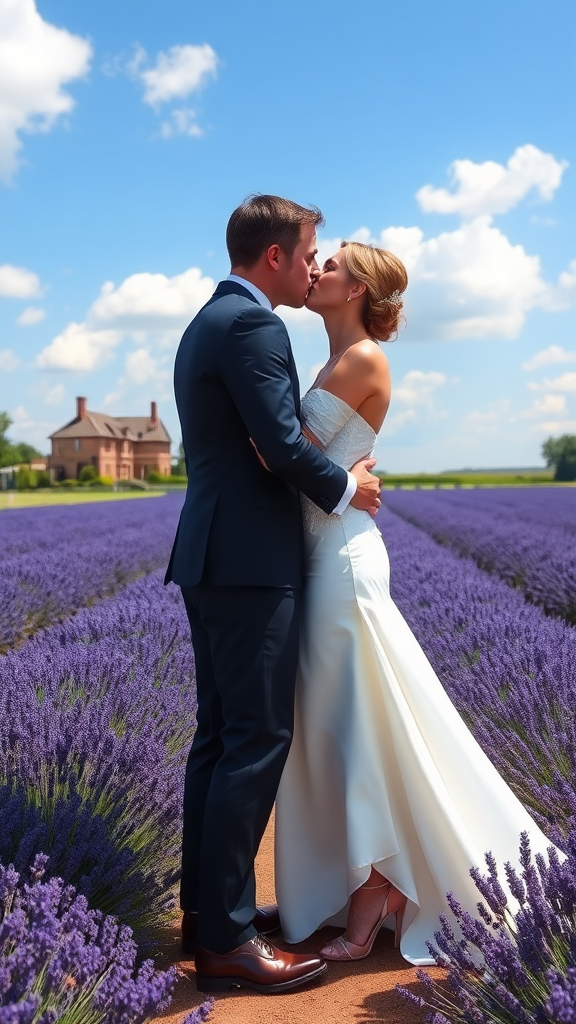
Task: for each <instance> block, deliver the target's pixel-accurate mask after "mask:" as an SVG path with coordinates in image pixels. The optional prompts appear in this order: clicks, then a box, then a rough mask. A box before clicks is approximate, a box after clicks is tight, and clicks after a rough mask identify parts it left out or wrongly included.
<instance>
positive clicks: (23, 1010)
mask: <svg viewBox="0 0 576 1024" xmlns="http://www.w3.org/2000/svg"><path fill="white" fill-rule="evenodd" d="M46 861H47V858H46V857H43V856H37V857H36V858H35V860H34V863H33V866H32V871H31V881H30V882H29V883H26V884H21V883H20V877H19V874H18V872H17V871H15V870H14V869H13V868H12V867H9V868H5V867H2V866H1V865H0V1024H54V1022H56V1021H60V1022H62V1024H144V1022H145V1021H149V1020H150V1019H151V1018H152V1017H153V1016H155V1015H156V1014H157V1013H158V1011H161V1010H163V1009H165V1008H166V1006H167V1005H168V1004H169V1002H170V997H171V993H172V990H173V988H174V983H175V980H176V971H175V969H174V968H170V969H169V970H167V971H164V972H158V971H156V970H155V969H154V964H153V962H152V961H151V960H145V961H144V962H143V963H142V964H141V965H140V967H137V947H136V944H135V942H134V941H133V939H132V934H131V931H130V929H129V928H127V927H126V926H119V925H118V923H117V922H116V921H115V920H114V918H112V917H106V916H105V915H103V914H102V913H101V911H97V910H96V911H95V910H89V909H88V905H87V901H86V899H85V897H84V896H81V895H79V894H78V893H77V892H76V891H75V890H74V888H73V886H65V885H64V884H63V882H62V880H61V879H59V878H51V879H50V880H49V881H46V882H45V881H42V876H43V874H44V870H45V867H46ZM19 883H20V884H19Z"/></svg>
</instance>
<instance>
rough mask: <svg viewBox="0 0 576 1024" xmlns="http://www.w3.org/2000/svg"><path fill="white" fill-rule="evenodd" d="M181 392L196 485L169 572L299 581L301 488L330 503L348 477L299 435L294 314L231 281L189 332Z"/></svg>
mask: <svg viewBox="0 0 576 1024" xmlns="http://www.w3.org/2000/svg"><path fill="white" fill-rule="evenodd" d="M174 390H175V394H176V404H177V406H178V415H179V417H180V424H181V427H182V441H183V445H184V454H185V458H186V469H187V473H188V489H187V492H186V500H185V502H184V507H183V509H182V513H181V515H180V522H179V525H178V530H177V533H176V539H175V541H174V546H173V548H172V554H171V556H170V563H169V566H168V570H167V573H166V579H165V582H168V581H169V580H173V581H174V582H175V583H178V584H179V585H180V586H194V584H196V583H199V582H200V580H202V582H204V583H211V584H215V585H217V586H239V585H244V586H246V585H247V586H270V587H277V586H290V587H299V586H300V585H301V582H302V546H303V536H302V524H301V516H300V501H299V492H300V491H303V492H304V494H307V495H308V496H309V497H310V498H311V499H312V501H314V502H315V503H316V504H317V505H318V506H319V507H320V508H321V509H322V510H323V511H324V512H332V510H333V509H334V508H335V507H336V505H337V504H338V502H339V500H340V498H341V497H342V495H343V494H344V491H345V489H346V486H347V483H348V477H347V474H346V472H345V471H344V470H343V469H341V468H340V467H339V466H336V465H335V464H334V463H333V462H331V461H330V460H329V459H327V458H326V457H325V456H324V455H322V454H321V452H319V451H318V449H317V448H316V447H315V446H314V445H313V444H311V443H310V442H309V441H308V440H307V439H306V438H305V437H304V436H303V435H302V433H301V430H300V421H299V412H300V397H299V387H298V377H297V373H296V366H295V363H294V357H293V355H292V349H291V347H290V340H289V338H288V333H287V331H286V328H285V326H284V324H283V323H282V321H281V320H280V319H279V317H277V316H276V315H275V314H274V313H272V312H271V311H270V310H268V309H265V308H264V307H263V306H261V305H260V304H259V303H258V302H257V300H256V299H255V298H254V297H253V295H252V294H251V293H250V292H249V291H248V290H247V289H245V288H242V286H241V285H238V284H237V283H236V282H233V281H223V282H221V283H220V284H219V285H218V287H217V289H216V291H215V293H214V295H213V296H212V298H211V299H210V301H209V302H208V303H207V304H206V305H205V306H204V308H203V309H201V310H200V312H199V313H198V314H197V316H196V317H195V318H194V320H193V321H192V323H191V324H190V325H189V327H188V328H187V329H186V331H185V332H184V335H183V337H182V341H181V342H180V346H179V348H178V352H177V354H176V363H175V368H174ZM250 438H253V439H254V442H255V444H256V445H257V447H258V450H259V452H260V453H261V454H262V456H263V458H264V459H265V461H266V463H267V465H268V466H269V467H270V470H271V472H268V471H267V470H266V469H264V467H263V466H262V465H261V463H260V461H259V459H258V457H257V455H256V452H255V451H254V448H253V447H252V444H251V443H250Z"/></svg>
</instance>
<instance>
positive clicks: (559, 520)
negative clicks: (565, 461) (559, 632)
mask: <svg viewBox="0 0 576 1024" xmlns="http://www.w3.org/2000/svg"><path fill="white" fill-rule="evenodd" d="M551 492H552V495H553V498H552V497H551V496H550V490H549V491H548V503H549V504H546V502H545V501H543V500H542V497H541V492H537V497H534V498H533V497H532V494H531V490H529V489H523V491H522V493H521V494H518V492H514V493H515V494H517V495H518V497H516V499H515V500H513V499H510V498H508V504H507V505H505V504H503V503H500V504H498V499H493V498H489V499H486V497H484V495H485V494H486V493H488V492H484V491H478V492H476V491H473V492H471V491H468V492H465V494H464V495H461V494H460V493H459V492H454V491H394V492H387V493H386V505H387V507H388V508H389V509H391V511H392V512H395V513H396V514H397V515H400V516H402V517H403V518H404V519H406V520H407V521H408V522H411V523H413V524H415V525H416V526H419V527H420V528H421V529H423V530H425V531H426V532H427V533H429V534H430V535H431V536H432V537H433V538H434V539H435V540H436V541H438V542H439V543H441V544H446V545H447V546H449V547H451V548H454V549H455V550H456V551H458V552H459V553H460V554H462V555H465V556H467V557H470V558H473V559H474V561H475V562H476V564H477V565H478V566H480V567H481V568H482V569H486V570H487V571H489V572H493V573H495V574H497V575H498V576H500V577H501V578H502V579H504V580H505V581H506V582H507V583H508V584H510V585H511V586H514V587H518V588H520V589H521V590H522V591H523V593H524V594H525V596H526V597H527V598H528V600H530V601H533V602H534V603H536V604H539V605H542V607H543V608H544V609H545V610H546V611H547V612H548V613H549V614H553V615H559V616H561V617H562V618H564V619H566V621H567V622H570V623H573V624H576V490H574V489H566V490H559V491H558V490H555V489H554V490H552V489H551ZM557 496H558V497H557ZM546 497H547V495H544V498H546ZM522 498H523V499H524V503H523V504H522ZM538 498H539V499H540V500H539V502H538V500H537V499H538ZM502 501H503V499H500V502H502ZM553 501H558V502H559V503H560V504H561V509H562V512H561V514H560V515H559V516H557V515H556V514H555V511H554V504H553ZM532 502H534V503H535V504H534V505H533V504H532ZM535 508H536V511H534V509H535ZM525 509H528V510H532V512H530V511H528V513H526V511H524V510H525ZM546 514H547V520H546ZM526 515H528V519H526V518H523V516H526ZM530 515H532V518H530ZM559 524H561V525H559Z"/></svg>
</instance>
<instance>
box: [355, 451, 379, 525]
mask: <svg viewBox="0 0 576 1024" xmlns="http://www.w3.org/2000/svg"><path fill="white" fill-rule="evenodd" d="M375 465H376V459H360V462H357V463H356V464H355V465H354V466H352V469H351V470H350V472H351V473H352V476H354V477H356V481H357V484H358V486H357V488H356V494H355V495H354V497H353V498H352V500H351V502H350V504H351V505H353V506H354V508H360V509H362V510H363V511H364V512H369V513H370V515H371V516H375V515H376V513H377V511H378V509H379V508H380V504H381V502H380V487H381V484H380V480H379V478H378V477H377V476H374V474H373V473H370V472H369V470H371V469H373V467H374V466H375Z"/></svg>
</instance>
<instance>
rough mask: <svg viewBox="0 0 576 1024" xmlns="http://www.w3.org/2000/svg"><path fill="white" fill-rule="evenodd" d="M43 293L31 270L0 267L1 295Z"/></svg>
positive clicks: (37, 279) (16, 296) (7, 296)
mask: <svg viewBox="0 0 576 1024" xmlns="http://www.w3.org/2000/svg"><path fill="white" fill-rule="evenodd" d="M0 3H1V0H0ZM41 292H42V289H41V286H40V278H39V277H38V275H37V274H34V273H33V272H32V271H31V270H26V267H13V266H12V265H11V264H10V263H4V264H2V266H0V295H3V296H4V297H5V298H9V299H29V298H31V297H32V296H33V295H40V294H41Z"/></svg>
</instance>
